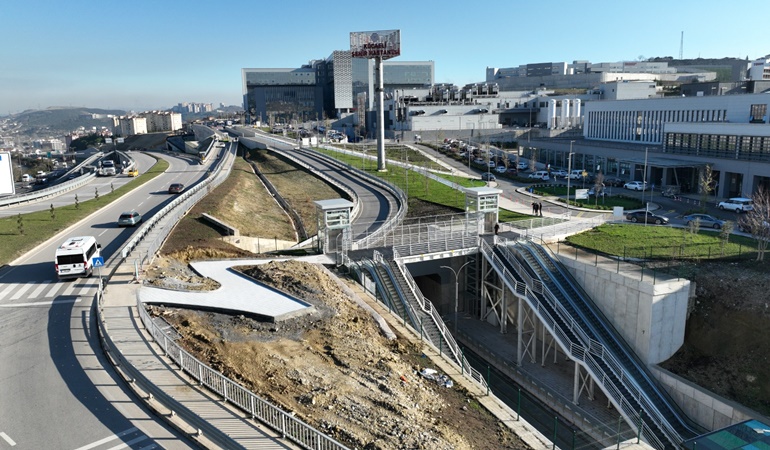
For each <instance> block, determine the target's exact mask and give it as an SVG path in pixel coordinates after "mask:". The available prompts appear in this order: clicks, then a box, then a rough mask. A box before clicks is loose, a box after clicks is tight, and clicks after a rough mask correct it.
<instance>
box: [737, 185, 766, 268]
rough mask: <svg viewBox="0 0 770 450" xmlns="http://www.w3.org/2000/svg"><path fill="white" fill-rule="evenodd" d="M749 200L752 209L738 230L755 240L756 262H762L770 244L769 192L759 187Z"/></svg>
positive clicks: (742, 220)
mask: <svg viewBox="0 0 770 450" xmlns="http://www.w3.org/2000/svg"><path fill="white" fill-rule="evenodd" d="M751 199H752V201H753V203H754V209H753V210H751V211H747V212H746V214H745V216H744V217H742V218H741V223H740V228H741V229H743V230H746V231H748V232H749V233H751V236H752V237H753V238H754V239H756V240H757V261H764V260H765V252H766V251H767V246H768V244H770V192H768V191H766V190H765V189H764V188H763V187H760V188H759V189H758V190H757V192H756V193H754V195H752V196H751Z"/></svg>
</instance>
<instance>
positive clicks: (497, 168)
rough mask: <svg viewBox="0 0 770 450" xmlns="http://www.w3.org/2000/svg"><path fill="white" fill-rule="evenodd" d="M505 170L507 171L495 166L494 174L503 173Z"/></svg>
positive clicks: (503, 167) (502, 167)
mask: <svg viewBox="0 0 770 450" xmlns="http://www.w3.org/2000/svg"><path fill="white" fill-rule="evenodd" d="M506 170H507V169H506V168H505V166H497V167H496V168H495V172H497V173H505V171H506Z"/></svg>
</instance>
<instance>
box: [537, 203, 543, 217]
mask: <svg viewBox="0 0 770 450" xmlns="http://www.w3.org/2000/svg"><path fill="white" fill-rule="evenodd" d="M537 212H539V213H540V216H541V217H542V216H543V204H542V203H538V204H537Z"/></svg>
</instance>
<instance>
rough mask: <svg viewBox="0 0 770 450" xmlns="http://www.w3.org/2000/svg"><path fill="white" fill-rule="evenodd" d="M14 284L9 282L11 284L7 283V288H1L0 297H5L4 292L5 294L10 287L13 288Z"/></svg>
mask: <svg viewBox="0 0 770 450" xmlns="http://www.w3.org/2000/svg"><path fill="white" fill-rule="evenodd" d="M14 286H16V283H11V284H9V285H8V287H7V288H5V289H3V292H0V298H3V297H5V294H7V293H8V291H10V290H11V289H13V287H14Z"/></svg>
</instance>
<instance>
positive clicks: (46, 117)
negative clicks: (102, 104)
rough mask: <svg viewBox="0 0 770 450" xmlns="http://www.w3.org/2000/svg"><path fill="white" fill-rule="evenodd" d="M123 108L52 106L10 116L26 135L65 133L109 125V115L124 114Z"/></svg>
mask: <svg viewBox="0 0 770 450" xmlns="http://www.w3.org/2000/svg"><path fill="white" fill-rule="evenodd" d="M125 113H126V112H125V111H122V110H117V109H114V110H107V109H97V108H66V107H61V108H60V107H50V108H48V109H44V110H27V111H24V112H22V113H19V114H12V115H10V116H8V118H10V119H11V120H13V121H14V122H16V123H17V124H18V125H19V127H18V132H19V134H21V135H25V136H38V135H41V136H50V135H64V134H66V133H68V132H70V131H73V130H75V129H77V128H78V127H85V128H86V129H90V128H91V127H97V128H100V127H109V128H112V119H110V118H109V117H108V116H113V115H123V114H125Z"/></svg>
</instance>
